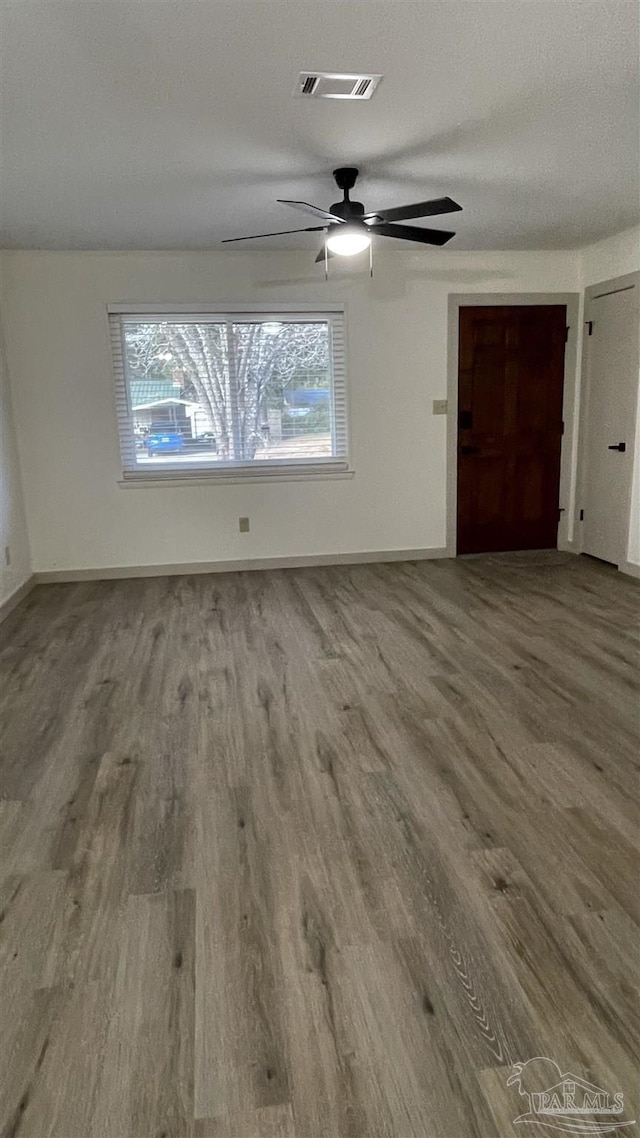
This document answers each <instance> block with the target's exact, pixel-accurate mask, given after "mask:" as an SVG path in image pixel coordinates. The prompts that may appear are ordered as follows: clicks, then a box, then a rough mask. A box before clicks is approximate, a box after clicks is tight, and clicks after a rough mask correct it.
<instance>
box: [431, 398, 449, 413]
mask: <svg viewBox="0 0 640 1138" xmlns="http://www.w3.org/2000/svg"><path fill="white" fill-rule="evenodd" d="M446 413H447V400H446V399H434V401H433V414H434V415H446Z"/></svg>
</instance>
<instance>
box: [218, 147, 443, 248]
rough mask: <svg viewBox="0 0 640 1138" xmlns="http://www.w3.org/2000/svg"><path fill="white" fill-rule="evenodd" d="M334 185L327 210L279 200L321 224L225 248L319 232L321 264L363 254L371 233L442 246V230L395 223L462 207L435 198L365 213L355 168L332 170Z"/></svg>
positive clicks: (247, 239) (228, 241)
mask: <svg viewBox="0 0 640 1138" xmlns="http://www.w3.org/2000/svg"><path fill="white" fill-rule="evenodd" d="M333 176H334V178H335V180H336V184H337V186H338V188H339V189H340V190H342V192H343V195H344V197H343V199H342V201H341V202H336V203H335V205H332V206H331V207H330V208H329V209H321V208H320V206H316V205H310V204H309V203H308V202H293V201H286V200H285V199H284V198H278V202H279V203H280V204H281V205H290V206H293V208H294V209H299V210H302V212H303V213H309V214H311V215H312V217H317V218H320V219H321V220H322V221H323V224H322V225H311V226H307V227H306V228H304V229H281V230H279V231H278V232H277V233H254V234H252V235H251V236H250V237H227V238H226V239H225V241H223V244H224V245H227V244H229V243H230V242H232V241H256V240H257V239H258V238H260V237H280V236H282V235H284V234H286V233H320V232H325V233H326V234H327V237H326V241H325V244H324V247H323V248H322V250H321V251H320V252H319V253H318V256H317V257H316V263H317V262H318V261H324V260H326V258H327V257H330V256H333V255H334V254H338V255H339V256H342V257H350V256H353V254H354V253H362V252H364V250H365V249H368V248H369V247H370V245H371V234H376V235H377V236H379V237H400V238H401V239H402V240H403V241H418V242H420V244H421V245H445V244H446V243H447V241H450V240H451V238H452V237H455V233H449V232H446V231H445V230H442V229H423V228H422V226H418V225H396V224H394V223H395V222H398V221H404V220H405V218H415V217H435V216H436V215H437V214H441V213H455V212H456V211H458V210H461V209H462V206H461V205H458V203H457V202H454V201H453V200H452V198H434V199H433V200H432V201H428V202H415V203H414V204H413V205H401V206H393V207H392V208H391V209H384V210H380V211H378V212H377V213H365V211H364V206H363V204H362V202H352V201H351V198H350V197H349V191H350V190H352V189H353V187H354V186H355V184H356V179H357V177H358V171H357V169H356V168H355V167H354V166H340V167H339V168H338V169H337V170H334V171H333Z"/></svg>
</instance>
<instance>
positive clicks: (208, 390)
mask: <svg viewBox="0 0 640 1138" xmlns="http://www.w3.org/2000/svg"><path fill="white" fill-rule="evenodd" d="M109 324H110V333H111V350H112V358H113V368H114V374H115V382H116V410H117V417H118V429H119V434H120V449H121V455H122V467H123V475H124V478H125V479H148V478H160V479H162V478H164V479H167V478H171V479H175V478H183V477H184V478H187V479H188V478H189V477H194V476H197V477H202V473H203V471H206V472H208V473H209V474H211V475H218V476H221V477H225V476H227V477H229V476H234V477H237V476H240V477H242V476H245V475H250V476H255V475H258V476H260V475H269V476H271V477H273V476H274V475H277V474H278V473H281V474H283V475H286V474H291V473H295V472H296V471H297V470H303V471H305V472H307V473H319V474H320V473H330V472H338V471H344V470H346V469H347V468H348V445H347V442H348V439H347V398H346V377H345V344H344V314H343V312H342V311H330V312H292V311H269V312H265V311H257V310H255V309H237V310H236V309H233V310H231V311H226V312H222V313H220V312H177V313H169V312H153V311H146V310H145V308H140V309H139V310H137V311H129V310H127V311H124V310H117V311H116V310H111V311H110V313H109Z"/></svg>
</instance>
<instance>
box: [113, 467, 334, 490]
mask: <svg viewBox="0 0 640 1138" xmlns="http://www.w3.org/2000/svg"><path fill="white" fill-rule="evenodd" d="M354 474H355V471H354V470H350V469H344V470H327V469H322V468H319V469H318V468H316V469H309V468H303V469H300V470H292V469H289V470H281V471H276V470H270V471H265V473H264V474H257V473H255V474H254V473H253V471H249V472H247V473H246V474H244V473H241V472H240V471H238V470H225V471H222V470H218V471H208V470H204V471H203V470H201V471H198V472H197V473H196V472H195V471H194V473H193V474H192V473H189V474H186V473H185V474H183V473H182V472H180V473H176V471H173V470H167V471H157V472H156V473H154V474H147V473H146V472H145V473H144V474H137V473H136V474H129V475H125V476H123V477H122V478H120V479H119V480H118V486H119V487H120V488H121V489H126V490H131V489H137V490H148V489H150V488H152V487H153V488H154V489H157V488H158V487H159V486H167V487H169V488H171V489H173V488H175V487H176V486H223V485H224V486H226V485H235V486H238V485H241V484H244V483H246V482H251V483H254V484H255V483H257V482H269V483H272V482H318V481H322V482H329V481H336V480H341V479H348V478H353V476H354Z"/></svg>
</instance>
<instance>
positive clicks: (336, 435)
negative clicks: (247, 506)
mask: <svg viewBox="0 0 640 1138" xmlns="http://www.w3.org/2000/svg"><path fill="white" fill-rule="evenodd" d="M145 317H146V318H147V319H149V320H152V319H154V318H156V319H158V320H171V319H172V318H173V319H175V320H176V322H181V323H186V322H188V321H193V322H194V323H195V322H197V321H198V320H206V321H209V322H215V321H219V322H223V323H224V322H225V321H229V320H236V322H238V323H248V322H251V321H252V320H255V321H256V322H259V323H267V322H269V321H273V322H283V321H290V322H296V321H301V322H303V321H310V322H311V321H312V320H316V321H318V322H323V323H324V322H326V323H327V324H328V326H329V337H330V359H331V365H330V366H331V384H332V400H331V432H332V439H334V440H335V446H336V449H337V452H338V453H337V454H335V455H331V456H327V457H321V456H319V457H317V458H312V459H309V460H305V459H295V458H294V459H282V460H279V461H273V460H269V459H265V460H259V461H256V460H255V459H252V460H247V461H246V462H235V461H218V462H217V463H215V464H214V463H212V462H210V461H209V462H207V461H206V460H205V461H204V462H202V463H198V462H193V463H190V465H189V468H185V466H184V465H181V464H179V463H171V462H170V461H166V462H164V461H163V462H162V465H158V466H157V467H156V466H154V467H153V468H151V467H148V468H146V467H145V468H143V467H142V466H140V465H138V463H137V457H136V448H135V435H134V428H133V410H132V407H131V399H130V392H129V384H128V382H127V377H126V371H125V353H124V330H125V325H126V323H127V322H131V323H133V322H140V321H142V320H144V318H145ZM107 319H108V325H109V341H110V346H111V364H112V372H113V377H114V387H115V400H116V419H117V428H118V438H119V443H120V457H121V464H122V480H121V481H119V485H120V486H149V485H159V484H165V485H167V484H169V485H172V486H176V485H184V484H190V485H199V484H203V483H208V482H247V481H252V482H264V481H289V480H295V481H300V480H307V479H316V478H320V479H327V478H329V479H330V478H349V477H352V475H353V471H352V469H351V466H350V460H349V454H350V435H349V413H348V410H349V409H348V389H347V377H346V360H345V355H346V344H345V341H346V330H345V306H344V304H342V303H326V302H325V303H323V304H321V305H320V304H312V303H309V304H300V303H297V304H276V305H270V306H269V307H268V308H265V307H262V306H261V305H260V304H258V303H251V304H245V303H243V304H237V303H233V304H232V303H224V304H215V305H213V304H200V303H198V304H193V303H191V304H150V303H144V304H134V303H126V304H125V303H123V304H109V305H107Z"/></svg>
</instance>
